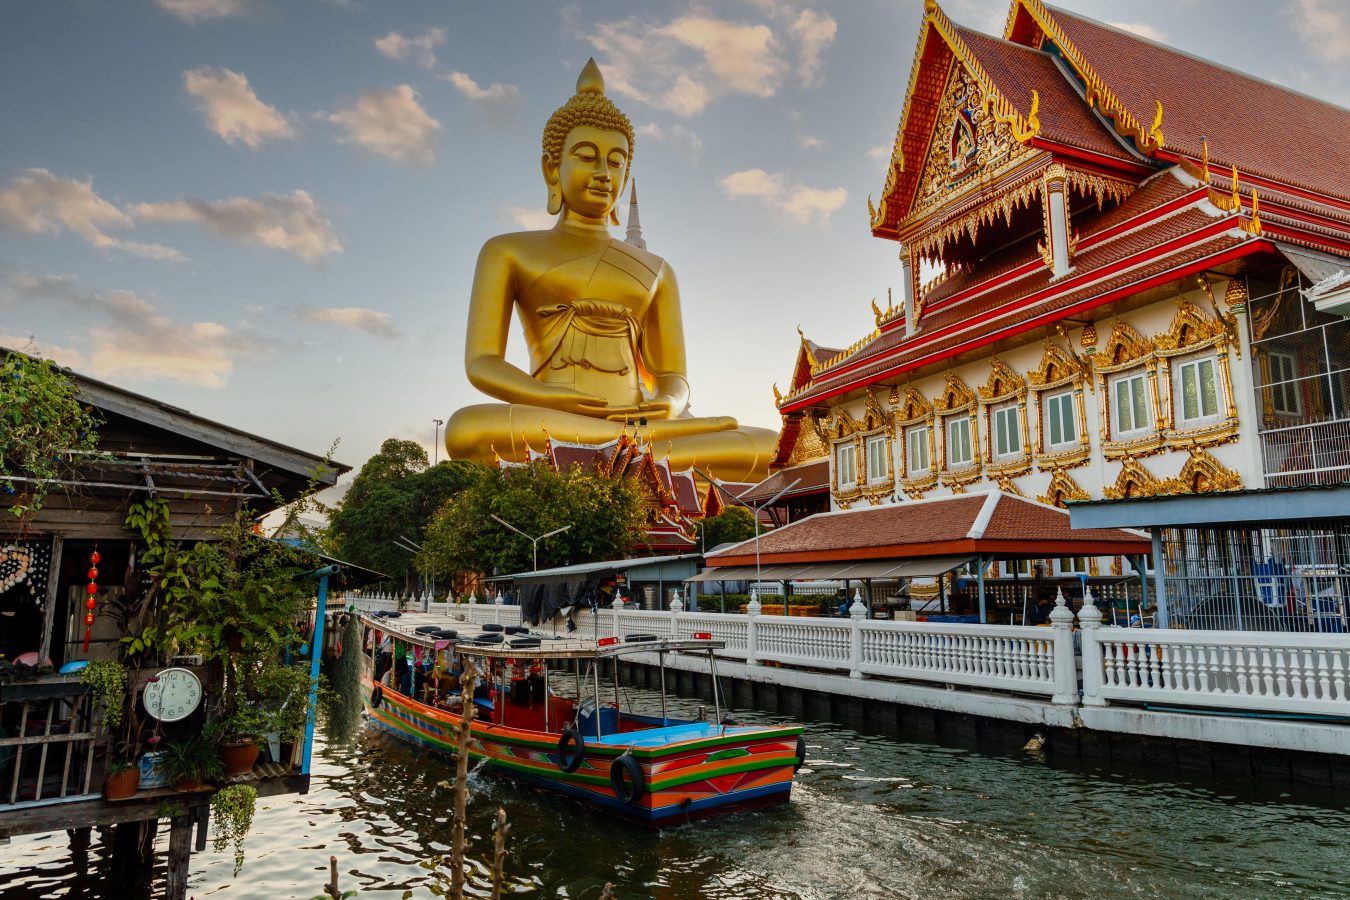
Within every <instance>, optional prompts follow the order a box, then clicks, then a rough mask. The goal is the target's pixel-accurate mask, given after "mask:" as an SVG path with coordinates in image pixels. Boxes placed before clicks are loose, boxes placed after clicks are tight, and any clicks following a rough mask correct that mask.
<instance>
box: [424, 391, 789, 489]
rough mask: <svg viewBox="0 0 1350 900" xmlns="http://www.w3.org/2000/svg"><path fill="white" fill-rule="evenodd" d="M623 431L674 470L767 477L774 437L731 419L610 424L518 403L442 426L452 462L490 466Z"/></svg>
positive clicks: (467, 411)
mask: <svg viewBox="0 0 1350 900" xmlns="http://www.w3.org/2000/svg"><path fill="white" fill-rule="evenodd" d="M625 428H626V429H627V431H628V433H629V434H640V436H641V437H642V439H643V441H645V442H647V443H650V444H652V449H653V451H654V452H655V454H656V456H657V458H658V459H660V458H663V457H666V456H669V457H670V463H671V465H672V467H674V468H675V469H676V470H677V471H679V470H683V469H686V468H688V467H689V466H691V465H697V466H699V467H700V468H703V469H705V471H706V470H707V469H708V468H711V469H712V472H711V473H710V474H713V475H715V476H717V477H718V478H722V479H726V480H730V481H747V480H758V479H760V478H763V477H764V476H765V475H766V474H767V466H768V460H769V458H770V456H771V455H772V453H773V449H774V445H775V443H776V441H777V435H776V434H775V433H774V432H772V431H769V430H768V429H764V428H739V427H737V424H736V420H735V419H733V418H731V417H730V416H716V417H710V418H685V419H649V420H647V423H646V424H645V425H641V426H639V425H638V424H637V422H636V421H633V422H630V423H628V424H627V425H626V426H625V424H624V423H623V422H611V421H609V420H608V419H597V418H591V417H589V416H578V415H575V414H573V413H568V412H562V411H560V410H555V409H547V408H545V407H540V406H526V405H522V404H506V403H482V404H478V405H476V406H466V407H464V408H463V409H460V410H457V411H456V412H455V413H454V414H453V415H452V416H451V417H450V420H449V421H448V422H447V423H446V425H445V449H446V452H447V453H448V454H449V455H450V457H451V458H452V459H477V460H481V461H483V462H493V461H494V458H495V457H496V456H500V457H501V458H502V459H508V460H515V461H520V460H524V459H525V458H526V457H527V455H528V452H529V449H531V448H532V449H534V450H543V449H544V446H545V443H546V442H547V440H548V439H549V438H550V437H551V438H553V439H554V440H559V441H569V442H575V443H578V444H603V443H607V442H608V441H612V440H614V439H615V438H617V437H618V436H619V435H620V434H622V433H623V432H624V430H625Z"/></svg>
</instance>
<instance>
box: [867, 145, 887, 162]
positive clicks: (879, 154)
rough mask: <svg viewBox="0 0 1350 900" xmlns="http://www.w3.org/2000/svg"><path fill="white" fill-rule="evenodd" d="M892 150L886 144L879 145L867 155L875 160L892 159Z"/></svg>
mask: <svg viewBox="0 0 1350 900" xmlns="http://www.w3.org/2000/svg"><path fill="white" fill-rule="evenodd" d="M891 150H892V148H891V147H889V146H887V145H886V144H877V145H876V146H875V147H873V148H871V149H870V150H868V151H867V155H868V156H870V157H872V158H873V159H890V157H891Z"/></svg>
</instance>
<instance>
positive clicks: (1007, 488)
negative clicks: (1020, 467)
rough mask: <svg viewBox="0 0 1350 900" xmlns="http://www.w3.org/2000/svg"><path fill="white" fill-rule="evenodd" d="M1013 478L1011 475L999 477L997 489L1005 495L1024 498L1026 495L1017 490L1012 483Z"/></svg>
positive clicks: (1015, 485) (1015, 484)
mask: <svg viewBox="0 0 1350 900" xmlns="http://www.w3.org/2000/svg"><path fill="white" fill-rule="evenodd" d="M1013 477H1014V476H1012V475H1000V476H999V477H998V489H999V490H1000V491H1002V492H1003V493H1005V494H1012V495H1013V496H1014V497H1025V496H1026V494H1024V493H1022V491H1021V489H1020V488H1018V486H1017V483H1016V482H1014V481H1013Z"/></svg>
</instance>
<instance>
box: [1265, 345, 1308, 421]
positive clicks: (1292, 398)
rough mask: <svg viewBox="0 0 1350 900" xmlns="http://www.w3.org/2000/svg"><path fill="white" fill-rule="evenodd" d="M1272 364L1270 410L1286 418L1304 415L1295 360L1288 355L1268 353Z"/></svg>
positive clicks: (1268, 358)
mask: <svg viewBox="0 0 1350 900" xmlns="http://www.w3.org/2000/svg"><path fill="white" fill-rule="evenodd" d="M1266 359H1267V361H1268V362H1269V364H1270V408H1271V409H1272V410H1274V411H1275V412H1277V413H1280V414H1282V415H1286V416H1297V415H1301V414H1302V413H1303V403H1302V401H1301V400H1300V399H1299V396H1298V381H1297V379H1298V368H1297V364H1296V362H1295V359H1294V357H1293V356H1292V355H1290V354H1288V353H1267V354H1266Z"/></svg>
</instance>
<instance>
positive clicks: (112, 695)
mask: <svg viewBox="0 0 1350 900" xmlns="http://www.w3.org/2000/svg"><path fill="white" fill-rule="evenodd" d="M80 682H81V683H82V684H87V685H89V688H90V693H92V694H93V695H94V706H96V707H97V706H102V707H103V724H104V725H105V726H107V729H108V730H109V731H116V730H117V726H119V725H121V724H122V705H123V703H124V701H125V700H126V672H125V671H124V670H123V669H122V664H121V663H119V662H115V661H113V660H111V659H96V660H94V661H93V662H91V663H89V665H87V666H85V667H84V669H82V670H81V671H80Z"/></svg>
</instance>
